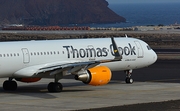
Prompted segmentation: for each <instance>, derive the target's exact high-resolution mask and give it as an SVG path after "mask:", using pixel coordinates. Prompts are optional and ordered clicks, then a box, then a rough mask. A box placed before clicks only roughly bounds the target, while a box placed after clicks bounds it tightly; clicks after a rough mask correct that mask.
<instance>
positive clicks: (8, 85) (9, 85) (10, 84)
mask: <svg viewBox="0 0 180 111" xmlns="http://www.w3.org/2000/svg"><path fill="white" fill-rule="evenodd" d="M3 89H4V90H6V91H15V90H16V89H17V83H16V81H9V80H6V81H4V83H3Z"/></svg>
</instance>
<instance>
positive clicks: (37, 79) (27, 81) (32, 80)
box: [15, 78, 41, 83]
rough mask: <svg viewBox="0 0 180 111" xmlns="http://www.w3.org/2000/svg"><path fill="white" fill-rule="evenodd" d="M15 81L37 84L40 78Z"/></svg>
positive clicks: (17, 79)
mask: <svg viewBox="0 0 180 111" xmlns="http://www.w3.org/2000/svg"><path fill="white" fill-rule="evenodd" d="M15 79H16V81H20V82H26V83H31V82H37V81H39V80H41V78H15Z"/></svg>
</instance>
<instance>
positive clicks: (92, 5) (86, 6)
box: [0, 0, 126, 25]
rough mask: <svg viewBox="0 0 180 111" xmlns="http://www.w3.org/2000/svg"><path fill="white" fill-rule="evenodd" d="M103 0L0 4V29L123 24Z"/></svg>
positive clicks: (29, 0)
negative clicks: (8, 25)
mask: <svg viewBox="0 0 180 111" xmlns="http://www.w3.org/2000/svg"><path fill="white" fill-rule="evenodd" d="M125 21H126V20H125V18H123V17H121V16H119V15H117V14H116V13H114V12H113V11H112V10H110V9H109V8H108V2H107V1H106V0H0V25H2V24H26V25H62V24H84V23H114V22H125Z"/></svg>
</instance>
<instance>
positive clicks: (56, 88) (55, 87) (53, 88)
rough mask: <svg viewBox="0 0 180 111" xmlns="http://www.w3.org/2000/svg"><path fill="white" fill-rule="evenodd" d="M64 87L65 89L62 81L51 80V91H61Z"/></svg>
mask: <svg viewBox="0 0 180 111" xmlns="http://www.w3.org/2000/svg"><path fill="white" fill-rule="evenodd" d="M62 89H63V86H62V84H61V83H54V82H51V83H49V84H48V91H49V92H61V91H62Z"/></svg>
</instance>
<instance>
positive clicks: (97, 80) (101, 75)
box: [75, 66, 111, 86]
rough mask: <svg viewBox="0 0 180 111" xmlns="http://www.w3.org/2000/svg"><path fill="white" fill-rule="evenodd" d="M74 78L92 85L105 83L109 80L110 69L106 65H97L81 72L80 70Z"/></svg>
mask: <svg viewBox="0 0 180 111" xmlns="http://www.w3.org/2000/svg"><path fill="white" fill-rule="evenodd" d="M75 79H76V80H80V81H82V82H84V83H85V84H90V85H93V86H100V85H105V84H107V83H109V81H110V80H111V70H110V69H109V68H108V67H106V66H97V67H94V68H91V69H89V70H87V71H85V72H83V73H82V72H80V73H79V75H77V76H75Z"/></svg>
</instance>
